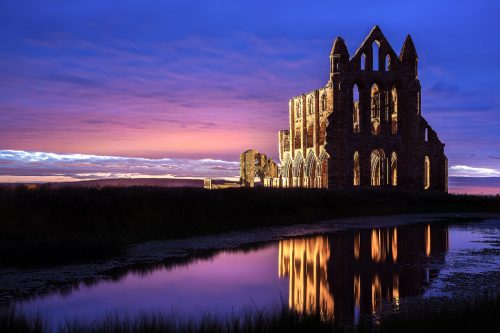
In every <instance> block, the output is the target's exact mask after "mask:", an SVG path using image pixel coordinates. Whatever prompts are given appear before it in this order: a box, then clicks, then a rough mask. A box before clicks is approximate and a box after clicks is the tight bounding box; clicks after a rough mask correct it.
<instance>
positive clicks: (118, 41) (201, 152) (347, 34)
mask: <svg viewBox="0 0 500 333" xmlns="http://www.w3.org/2000/svg"><path fill="white" fill-rule="evenodd" d="M498 12H500V2H498V1H497V0H482V1H477V2H473V3H471V2H470V1H465V0H443V1H419V2H401V1H385V2H383V3H380V2H375V1H367V2H365V1H356V2H345V1H344V2H337V1H327V0H321V1H307V2H305V1H300V2H299V1H288V2H287V3H286V4H284V3H282V2H277V1H276V2H270V1H260V0H258V1H245V2H243V1H217V2H216V3H215V2H208V1H189V0H187V1H186V0H184V1H152V0H144V1H124V0H121V1H110V0H102V1H79V0H73V1H70V2H68V1H50V0H47V1H25V0H16V1H14V0H12V1H11V0H6V1H2V2H1V3H0V37H1V39H2V47H1V49H0V180H2V179H3V180H4V181H6V180H12V179H14V180H15V179H21V178H22V177H23V176H32V177H37V176H40V177H49V176H51V177H65V176H68V175H69V176H71V175H74V174H79V173H101V174H102V173H106V172H108V171H109V165H108V164H106V163H104V162H103V161H104V160H103V159H101V160H100V161H101V162H102V163H101V164H99V163H97V164H96V165H97V166H98V167H96V168H95V170H94V169H92V170H91V171H89V170H84V172H79V171H78V170H80V169H78V167H81V162H82V160H81V158H82V156H86V155H90V156H87V160H86V163H94V162H95V159H96V157H95V155H104V156H123V157H124V158H125V159H127V161H128V162H127V163H126V164H127V167H123V168H122V167H120V166H119V165H120V164H115V165H114V166H115V167H116V168H115V169H114V172H116V173H117V174H119V173H123V174H126V173H129V171H130V169H128V168H129V167H130V166H129V164H132V165H133V166H134V168H135V169H134V170H133V172H132V173H135V172H136V171H138V172H137V173H138V174H147V173H143V172H142V171H141V170H138V169H137V168H139V169H140V165H142V164H141V162H140V161H143V160H144V159H147V160H148V161H149V162H147V163H146V164H148V163H149V164H151V163H153V164H156V165H159V166H161V165H162V163H165V159H170V161H173V160H175V161H177V162H178V161H184V162H182V163H186V164H185V166H183V168H182V170H181V171H179V172H177V171H176V172H170V171H171V170H170V171H166V172H164V173H165V174H169V175H173V176H180V175H184V174H186V173H192V175H196V176H213V173H210V172H206V169H204V167H206V165H205V166H203V163H204V162H203V160H205V161H206V159H210V160H216V161H219V162H217V163H219V164H220V165H219V164H217V165H216V167H221V168H222V169H220V170H221V173H220V175H221V176H227V175H228V173H229V172H228V170H227V168H226V166H227V165H230V166H231V167H230V168H233V169H234V165H233V164H231V162H236V161H238V156H239V153H240V152H242V151H244V150H246V149H249V148H256V149H258V150H261V151H263V152H265V153H268V154H270V155H272V156H274V157H277V131H278V130H280V129H284V128H287V125H288V112H287V104H288V99H289V98H290V97H292V96H294V95H297V94H300V93H302V92H306V91H310V90H312V89H315V88H319V87H321V86H322V85H324V84H325V83H326V81H327V79H328V55H329V51H330V48H331V44H332V41H333V40H334V38H335V37H336V36H338V35H340V36H342V37H344V39H345V40H346V42H347V46H348V48H349V51H350V53H351V55H352V54H353V53H354V51H355V49H356V48H357V47H358V46H359V45H360V43H361V42H362V40H363V39H364V38H365V37H366V35H367V34H368V32H369V31H370V30H371V28H372V27H373V25H375V24H378V25H380V27H381V28H382V30H383V32H384V34H385V35H386V37H387V38H388V40H389V42H390V43H391V44H392V46H393V48H394V49H395V50H396V51H397V52H398V51H399V50H400V49H401V45H402V42H403V40H404V38H405V36H406V34H408V33H410V34H411V35H412V37H413V40H414V42H415V45H416V47H417V52H418V54H419V65H420V72H419V78H420V80H421V83H422V111H423V115H424V116H425V117H426V118H427V120H429V121H430V124H431V125H432V126H433V128H434V129H436V130H437V132H438V134H439V136H440V139H441V140H442V141H443V142H445V143H446V154H447V155H448V158H449V165H450V175H467V176H499V175H500V108H499V106H500V94H499V93H498V91H500V62H499V61H498V54H500V43H498V36H499V34H500V25H499V24H498V22H497V15H498ZM9 151H10V152H9ZM33 152H47V153H48V154H46V155H44V156H45V157H46V159H45V160H43V159H39V156H41V155H40V154H38V155H36V154H33ZM26 154H28V155H26ZM30 154H31V155H30ZM51 154H52V155H51ZM57 154H59V155H57ZM72 154H80V155H72ZM42 155H43V154H42ZM60 155H62V156H64V157H61V158H63V159H65V163H66V164H64V166H65V169H64V170H66V169H71V168H72V164H71V163H73V164H74V168H73V169H71V170H72V171H71V172H69V171H68V172H67V171H63V170H61V168H59V167H57V166H54V163H55V162H54V160H53V159H52V158H55V157H54V156H60ZM26 156H30V157H26ZM33 156H34V157H33ZM36 156H38V157H36ZM47 156H50V157H47ZM77 156H80V157H77ZM132 157H133V158H132ZM131 158H132V159H131ZM134 158H138V159H134ZM55 160H56V161H58V158H55ZM200 160H202V162H200ZM89 161H90V162H89ZM131 161H132V162H131ZM133 161H135V162H133ZM151 161H153V162H151ZM154 161H156V162H154ZM186 161H189V162H186ZM224 161H227V162H224ZM177 162H176V163H177ZM136 163H137V165H136ZM221 163H222V164H221ZM227 163H229V164H227ZM210 167H214V166H213V165H212V166H210ZM210 167H209V168H210ZM99 168H101V169H99ZM160 169H161V168H160ZM160 169H158V167H156V169H155V170H160ZM21 170H22V171H21ZM40 170H43V172H40ZM75 170H77V171H78V172H77V171H75ZM204 170H205V171H204ZM210 170H212V169H210ZM233 171H235V172H234V173H235V174H234V175H237V174H238V172H237V168H236V169H235V170H233ZM159 172H160V171H155V172H153V174H154V175H157V174H158V173H159ZM21 174H22V175H21Z"/></svg>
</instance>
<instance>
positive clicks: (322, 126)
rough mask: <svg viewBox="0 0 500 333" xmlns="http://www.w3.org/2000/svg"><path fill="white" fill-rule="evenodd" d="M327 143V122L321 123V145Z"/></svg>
mask: <svg viewBox="0 0 500 333" xmlns="http://www.w3.org/2000/svg"><path fill="white" fill-rule="evenodd" d="M325 141H326V120H323V121H321V123H320V125H319V144H320V145H323V144H325Z"/></svg>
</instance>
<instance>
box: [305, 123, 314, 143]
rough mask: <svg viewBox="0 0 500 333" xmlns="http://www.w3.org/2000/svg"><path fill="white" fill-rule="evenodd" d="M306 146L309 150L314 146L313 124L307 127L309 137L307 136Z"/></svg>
mask: <svg viewBox="0 0 500 333" xmlns="http://www.w3.org/2000/svg"><path fill="white" fill-rule="evenodd" d="M306 140H307V141H306V144H307V148H311V147H312V146H313V143H314V142H313V141H314V130H313V124H310V125H309V126H308V127H307V136H306Z"/></svg>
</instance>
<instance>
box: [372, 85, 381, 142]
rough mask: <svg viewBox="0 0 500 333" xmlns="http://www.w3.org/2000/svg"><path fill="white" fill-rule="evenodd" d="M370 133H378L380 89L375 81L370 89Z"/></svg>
mask: <svg viewBox="0 0 500 333" xmlns="http://www.w3.org/2000/svg"><path fill="white" fill-rule="evenodd" d="M371 126H372V128H371V133H372V134H373V135H378V134H379V133H380V90H379V89H378V86H377V84H376V83H374V84H373V86H372V89H371Z"/></svg>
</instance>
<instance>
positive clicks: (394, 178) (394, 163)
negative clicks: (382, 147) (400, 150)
mask: <svg viewBox="0 0 500 333" xmlns="http://www.w3.org/2000/svg"><path fill="white" fill-rule="evenodd" d="M391 185H392V186H397V185H398V155H396V152H395V151H394V152H392V155H391Z"/></svg>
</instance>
